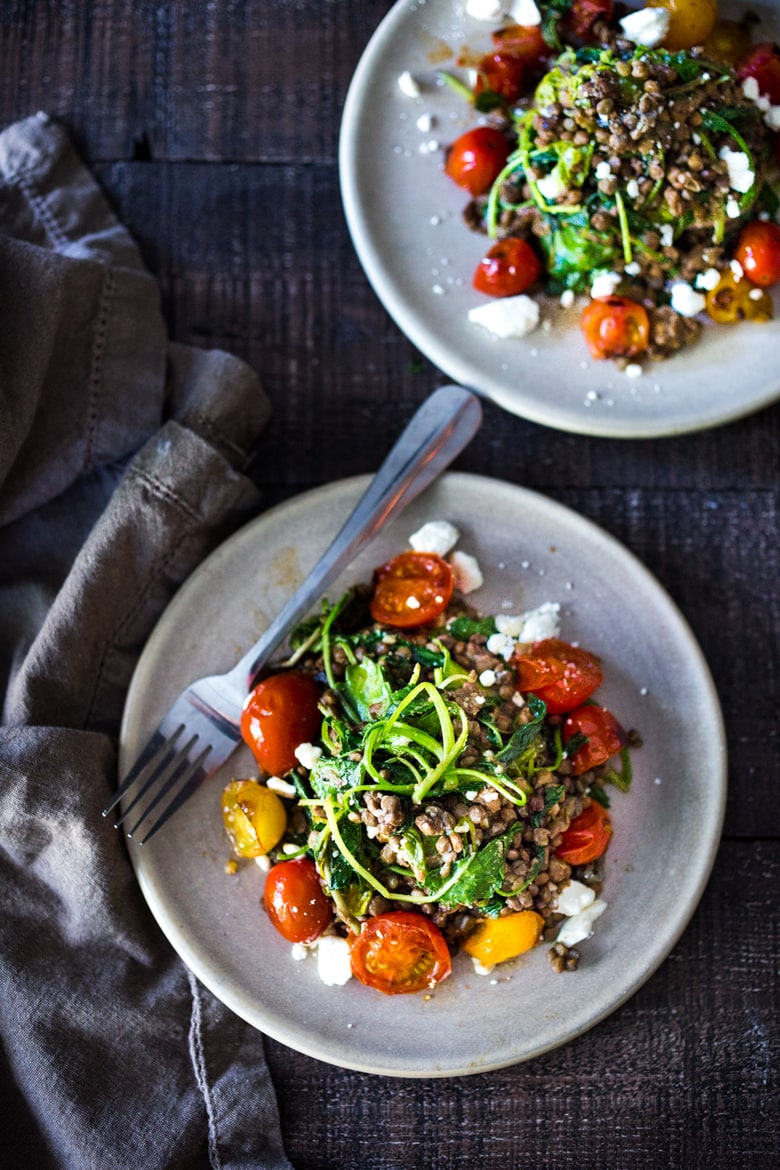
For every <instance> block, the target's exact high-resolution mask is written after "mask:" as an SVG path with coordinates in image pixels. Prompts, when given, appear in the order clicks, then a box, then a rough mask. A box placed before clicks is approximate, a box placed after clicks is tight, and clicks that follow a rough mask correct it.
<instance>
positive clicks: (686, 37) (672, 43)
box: [646, 0, 718, 53]
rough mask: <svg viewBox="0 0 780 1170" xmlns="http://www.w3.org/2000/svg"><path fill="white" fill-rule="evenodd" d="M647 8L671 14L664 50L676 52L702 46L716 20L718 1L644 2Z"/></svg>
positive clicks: (657, 0)
mask: <svg viewBox="0 0 780 1170" xmlns="http://www.w3.org/2000/svg"><path fill="white" fill-rule="evenodd" d="M646 3H647V7H648V8H665V9H666V10H667V12H669V13H670V14H671V21H670V22H669V31H668V33H667V34H666V36H665V37H664V41H663V45H664V48H665V49H669V50H671V51H672V52H675V53H676V52H677V50H678V49H690V48H692V47H693V46H694V45H703V44H704V42H705V41H706V39H707V37H708V36H709V35H710V33H711V32H712V30H713V28H714V27H715V21H716V20H717V19H718V0H646Z"/></svg>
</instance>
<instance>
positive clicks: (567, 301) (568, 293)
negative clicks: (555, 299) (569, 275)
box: [561, 288, 575, 309]
mask: <svg viewBox="0 0 780 1170" xmlns="http://www.w3.org/2000/svg"><path fill="white" fill-rule="evenodd" d="M574 299H575V298H574V289H573V288H565V289H564V290H563V292H562V293H561V308H562V309H570V308H571V307H572V305H573V304H574Z"/></svg>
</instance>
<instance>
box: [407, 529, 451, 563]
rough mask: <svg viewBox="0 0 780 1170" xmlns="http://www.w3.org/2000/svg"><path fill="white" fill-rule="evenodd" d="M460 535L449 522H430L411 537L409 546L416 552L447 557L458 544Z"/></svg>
mask: <svg viewBox="0 0 780 1170" xmlns="http://www.w3.org/2000/svg"><path fill="white" fill-rule="evenodd" d="M459 537H460V533H459V532H458V530H457V528H456V527H455V525H454V524H450V522H449V520H429V521H428V523H427V524H423V526H422V528H418V529H417V531H416V532H413V533H412V535H411V536H410V537H409V544H410V546H411V547H412V548H413V549H414V550H415V551H416V552H429V553H436V554H437V556H440V557H445V556H446V555H447V553H448V552H449V551H450V549H453V548H454V547H455V545H456V544H457V543H458V539H459Z"/></svg>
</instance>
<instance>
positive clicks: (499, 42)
mask: <svg viewBox="0 0 780 1170" xmlns="http://www.w3.org/2000/svg"><path fill="white" fill-rule="evenodd" d="M491 40H492V41H493V44H494V45H495V47H496V48H497V49H499V50H504V51H506V52H509V53H511V54H512V56H513V57H519V59H520V60H521V61H523V62H524V63H525V64H526V65H529V66H530V65H536V64H538V62H539V61H541V60H542V59H543V58H544V57H549V56H550V46H549V45H548V44H547V42H546V40H545V39H544V37H543V36H542V26H541V25H540V24H510V25H507V27H506V28H498V29H496V30H495V31H494V32H493V33H492V34H491Z"/></svg>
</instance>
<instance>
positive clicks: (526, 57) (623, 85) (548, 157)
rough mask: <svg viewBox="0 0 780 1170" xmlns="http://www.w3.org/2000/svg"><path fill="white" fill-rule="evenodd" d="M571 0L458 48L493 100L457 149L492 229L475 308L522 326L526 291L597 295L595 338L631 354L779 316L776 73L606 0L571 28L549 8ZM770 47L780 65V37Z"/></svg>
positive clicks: (592, 312)
mask: <svg viewBox="0 0 780 1170" xmlns="http://www.w3.org/2000/svg"><path fill="white" fill-rule="evenodd" d="M567 3H568V0H567ZM574 3H575V4H576V0H574ZM568 6H569V8H571V7H572V4H571V3H569V5H568ZM562 7H566V4H564V5H563V6H562V5H561V4H543V3H540V4H539V5H538V9H539V10H540V12H541V15H542V16H543V17H544V18H545V19H544V20H543V21H542V24H541V25H539V26H531V27H519V26H516V25H514V26H513V25H511V24H508V25H507V24H506V23H505V22H504V23H503V24H502V26H501V27H500V28H499V29H498V30H497V31H496V32H495V33H494V34H493V38H492V39H493V52H492V53H489V54H487V55H486V56H484V57H480V56H479V55H478V54H475V55H474V58H473V60H471V59H469V58H468V57H466V58H464V59H463V62H462V63H464V64H469V65H471V66H472V68H473V70H474V72H475V74H476V78H477V80H476V82H475V83H474V85H473V87H472V88H470V89H469V88H467V87H466V86H464V85H463V83H462V82H460V81H459V80H458V79H457V78H455V77H453V76H452V75H451V74H444V75H443V76H444V78H445V79H446V80H447V81H449V83H450V84H453V85H454V86H455V87H456V88H459V89H460V90H461V92H463V93H464V95H465V96H467V97H468V99H469V100H470V101H471V102H472V103H473V105H474V107H475V110H476V111H477V112H478V113H480V114H481V115H482V120H481V124H480V125H479V126H478V127H475V128H474V129H472V130H471V131H469V132H467V134H464V135H462V136H461V139H459V140H457V142H455V143H453V144H452V145H451V146H450V147H448V149H447V154H446V161H445V169H446V171H447V173H448V175H449V176H450V178H452V179H454V180H455V181H456V182H458V183H459V184H460V185H461V186H463V187H465V188H466V189H468V190H469V192H470V194H471V195H472V200H471V202H470V203H469V204H468V206H467V208H466V209H465V219H466V222H467V223H468V225H469V227H471V229H472V230H474V231H477V232H480V233H484V234H485V235H487V236H488V238H489V239H490V240H492V241H494V242H493V243H492V245H491V246H490V248H489V250H488V251H487V253H486V255H485V257H484V258H483V261H482V262H481V264H480V265H479V267H478V268H477V271H476V272H475V274H474V286H475V288H476V289H478V291H479V292H481V293H485V294H487V295H488V296H490V297H491V298H495V300H493V301H492V302H491V303H489V304H486V305H483V304H480V305H478V306H476V307H475V309H474V310H473V311H472V312H471V313H470V317H471V319H472V320H473V321H474V322H476V323H478V324H483V325H485V326H486V327H487V328H490V329H491V330H492V331H494V332H496V333H497V334H498V335H499V336H522V335H523V333H525V332H527V331H529V330H530V329H532V328H534V327H535V326H536V324H537V323H538V320H539V311H538V307H537V306H535V305H532V304H531V301H530V297H528V296H526V293H527V292H528V293H531V294H534V295H535V296H536V294H543V295H549V296H556V297H558V296H561V297H562V298H564V299H565V300H564V303H570V302H571V301H572V300H573V299H574V297H575V296H580V295H585V296H588V297H589V298H590V301H589V303H588V304H587V305H586V306H585V309H584V311H583V318H582V327H583V332H584V334H585V339H586V342H587V344H588V347H589V349H590V351H591V354H592V355H593V356H594V357H597V358H603V357H608V358H612V359H613V360H615V361H616V362H617V363H618V364H619V365H621V366H623V367H625V366H627V365H628V364H629V363H635V362H636V361H642V360H644V359H645V358H648V359H650V360H660V359H663V358H667V357H670V356H671V355H672V354H674V353H676V352H677V351H678V350H680V349H681V348H683V347H684V346H687V345H690V344H692V343H693V342H695V340H696V339H697V337H698V336H699V335H700V333H701V330H702V328H703V327H705V326H706V323H707V322H708V321H709V320H710V319H712V320H715V321H717V322H720V323H728V322H731V321H737V320H743V319H746V318H747V319H751V320H754V321H757V322H762V321H767V320H770V319H771V317H772V315H773V304H772V300H771V297H770V296H769V295H768V293H767V291H766V290H767V288H768V287H770V286H771V285H772V284H774V283H775V282H776V281H777V280H778V279H780V227H778V226H777V223H776V222H775V219H776V216H777V213H778V190H779V189H780V187H779V185H778V163H777V157H778V154H777V134H776V130H777V127H778V125H780V119H778V114H780V107H778V106H777V104H774V105H773V104H772V102H773V101H774V102H775V103H777V102H778V101H780V97H776V96H775V93H774V88H773V81H772V80H771V79H770V80H766V79H767V78H768V77H770V74H769V73H768V72H767V71H764V72H758V73H755V72H754V71H751V70H752V66H751V65H750V61H751V59H752V58H751V55H750V54H748V55H747V57H746V58H745V59H744V60H743V61H742V63H739V62H737V61H734V60H726V59H725V57H724V54H723V52H722V50H717V55H716V52H712V51H709V50H708V49H707V48H706V47H702V46H697V45H695V46H692V47H690V48H686V49H675V50H674V51H672V50H670V49H667V48H664V47H663V45H662V44H659V45H658V46H656V47H649V46H647V45H645V44H641V43H636V41H635V40H632V39H629V38H628V37H627V36H624V35H622V30H621V27H620V25H619V24H618V23H617V21H616V20H615V12H614V6H613V5H612V4H611V0H610V3H608V4H607V5H605V6H603V13H602V15H603V16H605V17H606V18H604V19H597V20H595V22H594V23H593V25H592V27H590V28H588V29H587V30H582V29H581V30H580V32H581V33H583V34H584V35H579V36H575V37H573V38H572V43H567V42H566V41H565V40H563V39H562V38H561V31H562V25H561V23H560V21H557V22H551V20H550V19H549V18H550V16H551V13H552V15H555V12H553V10H555V11H557V12H558V15H560V9H561V8H562ZM713 10H714V9H713ZM646 11H648V10H646ZM635 15H636V14H635ZM551 30H552V31H551ZM543 33H544V35H542V34H543ZM545 37H546V38H547V39H545ZM767 48H768V49H770V50H771V49H773V47H772V46H767ZM754 56H755V54H754ZM769 60H770V61H771V65H772V66H775V65H776V66H777V69H778V70H780V56H778V55H777V52H776V48H775V49H774V50H773V52H771V53H770V54H769ZM745 62H747V64H746V63H745ZM510 67H511V69H510ZM507 70H510V71H509V72H507ZM491 136H492V137H491ZM488 155H489V162H488V161H487V159H488ZM475 158H478V159H480V160H481V164H482V165H481V167H478V166H475V165H474V159H475ZM756 231H758V233H759V234H760V235H761V236H762V237H763V239H762V241H761V246H762V247H763V249H764V252H763V260H765V258H766V256H767V253H769V255H770V262H769V263H768V265H766V264H765V266H764V267H763V268H759V267H757V266H756V265H755V263H754V259H755V254H756V250H755V248H754V247H752V246H751V243H750V240H749V236H750V233H751V232H756ZM502 300H503V301H505V302H506V303H504V304H501V303H500V301H502ZM536 300H537V301H538V296H536ZM510 305H511V306H513V307H515V308H516V309H517V312H518V313H519V316H518V317H517V318H516V320H517V323H518V328H517V329H514V328H512V326H511V325H507V321H508V320H509V317H508V313H509V307H510Z"/></svg>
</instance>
